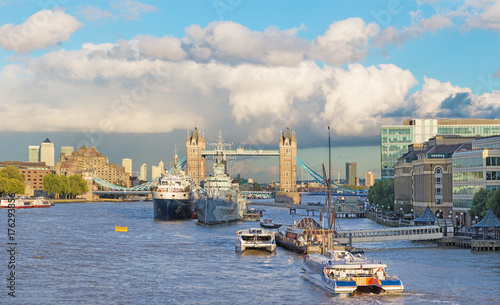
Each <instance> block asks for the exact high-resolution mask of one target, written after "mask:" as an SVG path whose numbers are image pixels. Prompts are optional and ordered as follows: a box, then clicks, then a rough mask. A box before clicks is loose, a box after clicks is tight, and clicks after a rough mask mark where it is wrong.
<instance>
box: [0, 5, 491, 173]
mask: <svg viewBox="0 0 500 305" xmlns="http://www.w3.org/2000/svg"><path fill="white" fill-rule="evenodd" d="M221 3H222V4H223V5H221ZM275 12H280V13H279V14H276V13H275ZM0 20H1V21H0V100H2V106H3V108H2V111H1V112H0V121H2V124H1V125H0V141H1V142H2V143H6V144H5V145H2V146H1V147H0V160H15V159H23V160H28V158H27V156H26V147H27V146H28V145H34V144H35V143H40V142H41V141H40V139H41V140H43V139H45V138H47V137H48V138H50V139H51V140H52V141H53V142H54V143H56V142H57V144H56V151H59V149H60V146H62V145H65V146H73V147H75V149H76V148H77V147H79V146H81V145H87V146H95V147H96V148H97V149H98V150H100V151H102V152H103V154H105V155H107V156H108V157H109V158H110V160H111V162H113V163H116V164H121V159H123V158H126V157H130V158H132V159H133V160H134V164H136V168H135V169H134V171H137V166H138V165H139V164H142V163H146V164H148V165H149V166H151V165H152V164H157V163H158V162H159V161H160V160H162V159H163V160H164V162H169V161H170V159H171V155H172V152H171V151H173V145H174V144H177V145H178V146H179V147H182V146H183V145H182V143H184V141H183V140H185V137H186V131H187V130H191V129H192V128H193V127H194V124H195V123H196V124H198V126H199V127H200V130H202V132H205V134H206V138H207V143H209V142H212V139H215V138H216V137H217V136H218V133H219V130H222V133H223V136H224V137H225V138H226V139H228V140H231V141H233V143H234V145H235V146H246V145H249V143H250V142H251V143H252V147H262V148H273V147H275V146H276V145H277V139H278V137H279V132H280V131H283V130H285V128H286V125H287V124H289V125H290V128H291V129H292V130H294V131H295V132H296V134H297V143H298V152H297V155H298V157H299V158H300V159H301V160H302V161H304V162H305V163H306V164H308V165H310V164H313V165H312V166H315V167H316V169H317V170H319V171H320V169H321V163H323V162H325V160H324V159H323V158H324V150H325V147H326V146H327V138H328V132H327V126H331V131H332V138H333V144H332V147H334V156H335V159H336V160H335V162H337V163H338V164H337V166H336V170H342V168H343V165H342V164H345V163H346V162H356V163H357V167H358V173H357V174H358V176H359V177H363V176H364V173H366V172H368V171H372V172H373V173H374V174H375V176H376V178H380V128H381V126H382V125H393V124H400V123H401V121H402V120H403V119H407V118H425V119H437V118H468V117H470V118H500V57H499V56H498V50H499V49H500V39H499V38H498V37H499V36H498V34H499V32H500V0H494V1H440V0H437V1H420V0H416V1H371V0H360V1H321V0H319V1H305V0H294V1H286V0H284V1H272V0H271V1H221V2H219V1H189V0H186V1H176V0H172V1H138V0H131V1H121V0H118V1H106V2H103V1H96V0H90V1H46V2H43V1H42V2H40V1H38V2H36V1H35V2H23V5H19V3H18V2H16V1H0ZM183 138H184V139H183ZM19 145H22V147H18V146H19ZM180 155H182V154H180ZM344 156H345V157H344ZM349 156H353V157H349ZM56 158H57V156H56ZM136 160H137V161H136ZM165 164H167V163H165ZM276 166H277V162H275V161H274V160H272V159H268V160H263V159H261V160H257V159H255V160H252V162H249V161H248V160H246V159H237V160H236V161H235V164H234V168H235V172H240V173H241V174H242V175H244V176H248V177H253V178H255V179H256V181H258V180H261V181H262V180H267V181H272V180H274V177H273V171H274V167H276ZM207 170H209V169H207ZM297 175H300V172H298V173H297ZM342 175H343V176H345V173H343V174H342Z"/></svg>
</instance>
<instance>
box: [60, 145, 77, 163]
mask: <svg viewBox="0 0 500 305" xmlns="http://www.w3.org/2000/svg"><path fill="white" fill-rule="evenodd" d="M73 151H74V149H73V146H62V147H61V152H60V153H59V160H63V159H64V157H69V156H71V154H72V153H73Z"/></svg>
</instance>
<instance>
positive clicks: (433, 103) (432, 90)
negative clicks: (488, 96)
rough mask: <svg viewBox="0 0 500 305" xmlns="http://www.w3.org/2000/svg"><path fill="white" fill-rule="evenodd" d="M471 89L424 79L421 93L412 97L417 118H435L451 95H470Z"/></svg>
mask: <svg viewBox="0 0 500 305" xmlns="http://www.w3.org/2000/svg"><path fill="white" fill-rule="evenodd" d="M470 92H471V90H470V89H469V88H460V87H459V86H453V85H452V84H451V83H449V82H447V83H442V82H440V81H438V80H436V79H432V78H428V77H424V84H423V86H422V89H421V90H420V91H417V92H415V93H414V94H413V95H412V96H411V101H412V103H413V104H414V105H415V107H416V112H415V115H416V116H417V117H427V116H434V115H435V114H436V113H438V112H439V109H441V103H442V102H443V101H444V100H445V99H446V98H448V97H449V96H451V95H454V94H457V93H470Z"/></svg>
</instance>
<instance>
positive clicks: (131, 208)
mask: <svg viewBox="0 0 500 305" xmlns="http://www.w3.org/2000/svg"><path fill="white" fill-rule="evenodd" d="M256 208H259V207H256ZM262 209H263V210H264V216H263V217H264V218H271V219H273V220H275V221H279V222H280V223H292V222H293V220H296V221H298V220H300V218H301V216H305V212H303V211H302V212H298V214H301V215H296V216H295V217H293V216H291V215H289V211H288V209H284V208H275V207H262ZM302 214H304V215H302ZM1 223H2V226H3V227H4V229H3V230H1V232H3V233H2V235H3V236H2V237H1V238H0V240H1V247H2V251H1V253H2V255H1V258H0V261H1V262H2V266H1V269H0V270H1V273H2V280H3V283H2V285H1V289H0V292H1V294H2V295H1V297H0V303H13V304H220V303H223V304H429V303H444V304H493V303H496V304H498V300H499V299H500V290H499V287H500V253H498V252H471V250H470V249H462V248H451V247H440V246H437V245H436V243H435V242H409V241H408V242H406V241H400V242H384V243H366V244H357V245H355V246H357V247H360V248H362V249H364V250H365V254H364V255H363V256H364V257H368V258H371V259H377V260H380V261H382V263H385V264H387V265H388V267H387V270H388V272H389V273H390V274H391V275H393V274H396V275H398V276H399V278H400V279H401V280H402V281H403V283H404V285H405V291H404V292H403V293H402V294H399V295H386V294H380V295H372V294H364V295H355V296H349V297H346V296H333V295H331V294H329V293H327V292H325V291H323V290H321V289H320V288H318V287H317V286H315V285H313V284H311V283H309V282H308V281H306V280H304V279H303V278H302V277H301V271H300V265H301V262H302V256H301V255H299V254H296V253H293V252H289V251H287V250H284V249H282V248H280V247H278V248H277V251H276V253H275V254H272V255H271V254H267V253H265V252H259V251H256V250H251V251H250V252H245V253H244V254H238V253H236V252H235V247H234V244H235V237H236V235H235V232H236V231H237V230H240V229H243V228H249V227H255V226H259V224H258V223H255V222H254V223H252V222H238V223H234V224H231V225H217V226H202V225H198V224H197V222H196V221H195V220H188V221H173V222H165V221H155V220H153V211H152V202H144V203H143V202H119V203H117V202H113V203H67V204H56V205H55V206H53V207H50V208H44V209H26V210H16V213H15V229H16V231H15V234H16V235H15V237H16V242H17V245H16V253H15V272H16V273H15V295H16V297H15V298H13V297H10V296H8V293H9V292H10V290H9V289H8V288H7V286H8V285H9V282H8V280H7V278H8V277H9V271H10V270H9V269H8V263H9V253H8V249H9V248H8V247H9V246H8V245H7V243H8V235H7V227H8V217H7V211H6V210H2V211H1ZM337 223H338V225H339V226H338V229H339V230H347V229H371V228H380V227H381V226H380V225H378V224H376V223H375V222H373V221H371V220H370V219H340V220H338V222H337ZM115 226H127V227H128V232H115ZM6 250H7V251H6Z"/></svg>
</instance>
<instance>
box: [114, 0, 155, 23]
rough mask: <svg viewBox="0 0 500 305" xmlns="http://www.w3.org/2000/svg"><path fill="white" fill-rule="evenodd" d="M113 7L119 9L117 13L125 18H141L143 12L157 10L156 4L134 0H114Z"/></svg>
mask: <svg viewBox="0 0 500 305" xmlns="http://www.w3.org/2000/svg"><path fill="white" fill-rule="evenodd" d="M111 7H112V8H113V9H114V10H116V11H117V14H118V15H119V16H120V17H122V18H123V19H124V20H139V15H140V14H142V13H152V12H156V7H155V6H154V5H149V4H144V3H141V2H140V1H134V0H113V1H111Z"/></svg>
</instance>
